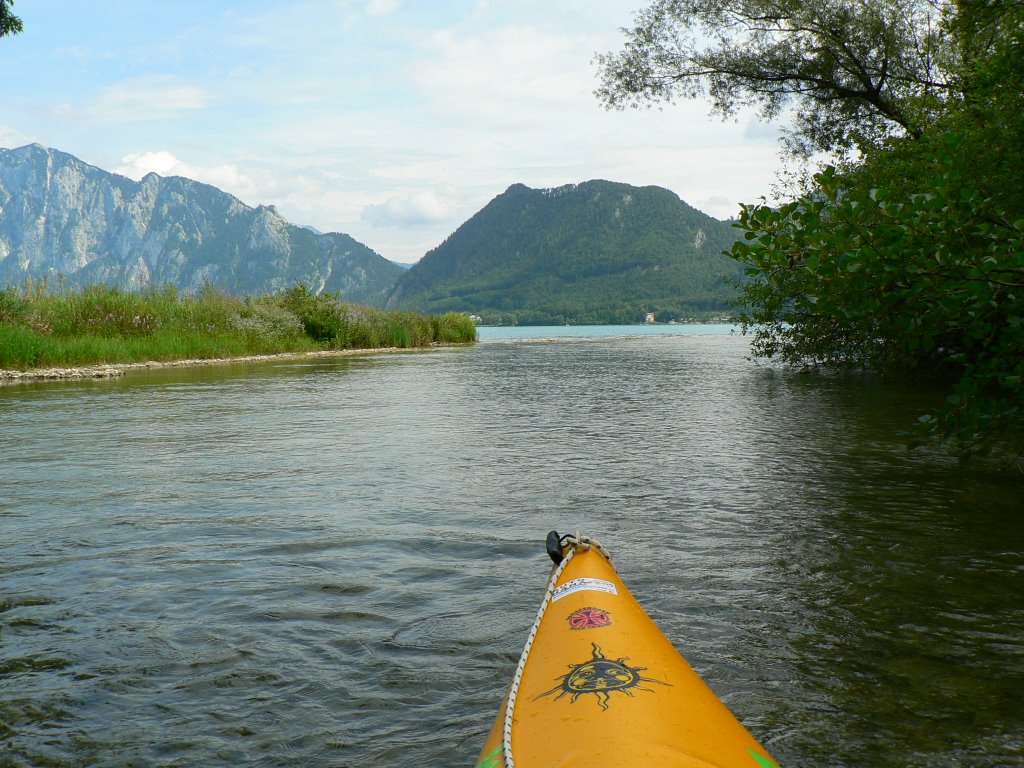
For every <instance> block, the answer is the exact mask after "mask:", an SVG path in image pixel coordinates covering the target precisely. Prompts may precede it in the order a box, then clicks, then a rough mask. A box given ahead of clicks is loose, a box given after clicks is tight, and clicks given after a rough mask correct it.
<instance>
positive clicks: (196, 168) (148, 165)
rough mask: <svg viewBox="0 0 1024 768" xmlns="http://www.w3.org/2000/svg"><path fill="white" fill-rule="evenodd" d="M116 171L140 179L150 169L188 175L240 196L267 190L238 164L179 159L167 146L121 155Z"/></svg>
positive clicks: (163, 172) (166, 173) (163, 173)
mask: <svg viewBox="0 0 1024 768" xmlns="http://www.w3.org/2000/svg"><path fill="white" fill-rule="evenodd" d="M114 172H115V173H119V174H121V175H122V176H127V177H128V178H130V179H135V180H136V181H137V180H139V179H141V178H142V177H143V176H145V175H146V174H147V173H155V174H158V175H160V176H184V177H185V178H188V179H194V180H195V181H201V182H204V183H206V184H210V185H212V186H214V187H217V188H218V189H222V190H224V191H225V192H229V193H231V194H233V195H235V196H237V197H246V198H249V199H252V196H253V195H259V194H260V193H261V192H266V191H267V190H266V189H265V188H264V187H263V186H262V185H260V184H257V183H256V182H254V180H253V179H251V178H250V177H248V176H246V175H245V174H243V173H242V172H241V171H239V169H238V166H236V165H231V164H224V165H214V166H201V165H193V164H191V163H186V162H184V161H182V160H179V159H178V158H177V157H175V156H174V155H173V154H172V153H170V152H168V151H166V150H157V151H154V152H136V153H131V154H128V155H125V156H124V157H122V158H121V165H120V166H118V167H117V168H114Z"/></svg>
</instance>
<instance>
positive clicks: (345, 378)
mask: <svg viewBox="0 0 1024 768" xmlns="http://www.w3.org/2000/svg"><path fill="white" fill-rule="evenodd" d="M922 398H925V399H924V400H923V399H922ZM928 404H929V403H928V402H927V396H926V395H922V393H920V392H916V391H914V390H911V389H901V388H898V387H893V386H889V385H885V386H883V385H882V384H881V383H879V382H876V381H872V380H870V379H832V380H828V379H813V378H805V377H799V376H793V375H791V374H788V373H785V372H782V371H778V370H774V369H771V368H765V367H763V366H755V365H752V364H751V363H750V362H749V361H747V360H746V359H745V354H744V342H743V340H742V339H733V338H730V337H728V336H719V337H685V338H683V337H652V338H630V339H594V338H587V339H576V340H567V341H560V342H554V343H545V344H535V343H534V344H530V343H525V344H524V343H512V342H495V343H490V344H488V343H482V344H480V345H478V346H476V347H474V348H470V349H460V350H435V351H429V352H423V353H417V354H411V355H401V356H395V357H368V358H345V359H336V360H317V361H315V362H311V363H308V364H307V363H294V362H292V363H287V364H273V365H268V364H264V365H246V366H242V367H239V368H237V369H212V368H211V369H196V370H172V371H158V372H151V373H146V374H137V375H133V376H130V377H128V378H126V379H124V380H118V381H105V382H80V383H68V384H51V385H47V386H35V387H32V386H29V387H19V388H5V389H3V390H0V466H2V468H3V476H2V480H0V482H2V486H0V748H2V750H4V752H3V753H2V754H3V755H4V759H7V760H9V761H10V762H11V763H12V764H14V765H21V764H29V765H31V764H42V763H47V764H51V765H81V764H86V763H88V762H90V761H93V762H95V763H97V764H128V763H131V762H134V763H137V764H143V765H197V764H203V765H238V764H246V763H254V762H259V763H261V764H268V765H280V766H289V765H309V764H317V765H353V766H372V765H391V764H396V763H408V764H414V765H437V766H442V765H453V764H467V765H468V764H470V763H471V762H472V758H473V756H474V755H475V754H476V750H477V748H478V746H479V743H480V741H481V740H482V738H483V735H484V733H485V731H486V730H487V728H488V727H489V725H490V720H491V718H492V717H493V713H494V711H495V708H496V707H497V705H498V702H499V700H500V698H501V694H502V689H503V687H504V685H505V683H506V681H507V679H508V677H509V676H510V675H511V672H512V668H513V666H514V663H515V658H516V657H517V655H518V652H519V649H520V646H521V643H522V641H523V638H524V636H525V633H526V630H527V628H528V625H529V623H530V621H531V620H532V617H533V614H534V611H535V609H536V602H537V600H538V599H539V596H540V592H541V590H542V587H543V580H544V577H545V575H546V573H547V563H546V558H545V555H544V553H543V550H542V547H541V541H542V538H543V535H544V533H545V532H546V531H547V530H549V529H551V528H560V529H563V530H571V529H575V528H581V529H584V530H587V531H589V532H591V533H593V534H594V535H596V536H598V537H599V538H601V539H602V540H603V541H605V543H607V544H608V546H609V547H610V548H611V549H612V551H613V553H614V554H615V556H616V561H617V564H618V566H619V569H620V571H621V573H622V575H623V577H624V578H625V579H626V581H627V582H628V583H629V584H630V586H631V588H632V589H633V590H634V591H635V592H636V593H637V594H638V595H639V596H640V598H641V599H642V600H643V601H644V603H645V604H646V605H647V606H648V607H649V608H650V609H651V611H652V613H653V614H654V615H655V617H656V618H657V620H658V621H659V622H660V623H661V624H662V626H663V628H664V629H665V631H666V633H667V634H668V635H669V636H670V637H672V638H673V639H674V640H676V641H677V642H678V643H679V645H680V646H681V647H682V648H683V650H684V652H685V653H686V655H687V657H688V658H689V659H690V660H691V661H692V662H693V663H694V664H695V665H696V666H697V668H698V669H699V670H700V671H701V672H702V673H703V674H705V675H706V676H707V678H708V680H709V681H710V682H711V683H712V685H713V687H714V688H715V689H716V691H718V692H719V693H720V694H721V695H722V696H723V698H725V700H726V701H727V703H728V704H729V705H730V706H731V707H732V708H733V709H734V710H735V711H736V712H737V714H739V715H740V716H741V718H742V719H743V720H744V721H745V722H746V723H747V724H748V725H749V726H750V727H751V728H752V729H753V730H754V731H755V733H757V734H758V736H759V737H761V738H762V740H764V741H765V742H766V743H767V744H768V746H769V747H770V748H771V749H772V750H773V752H774V753H776V754H777V755H778V756H779V757H780V758H781V759H782V760H783V764H785V765H790V766H797V765H916V764H929V765H976V766H997V765H1006V764H1012V763H1013V760H1012V759H1010V756H1013V755H1016V754H1019V752H1020V749H1021V738H1020V734H1021V733H1022V731H1024V702H1022V700H1021V695H1020V694H1019V693H1018V691H1020V690H1021V689H1022V686H1021V683H1022V680H1021V677H1022V672H1021V670H1022V667H1024V665H1022V664H1021V660H1022V659H1021V657H1022V646H1021V640H1020V638H1021V637H1022V636H1024V632H1022V630H1024V617H1022V615H1021V610H1022V606H1021V604H1020V600H1019V595H1020V594H1021V593H1022V591H1024V590H1022V587H1024V584H1022V583H1021V580H1022V574H1024V540H1022V524H1021V522H1020V515H1019V514H1018V512H1019V491H1020V484H1019V478H1014V477H1007V476H1005V475H1001V474H998V473H995V472H990V471H989V470H987V469H981V470H979V469H977V468H974V469H964V468H962V467H959V466H958V465H957V464H956V463H955V462H953V461H950V460H948V459H946V458H944V457H940V456H936V455H931V454H927V453H925V454H907V453H906V451H905V450H904V449H903V447H902V446H903V437H902V436H901V435H900V434H899V433H898V425H902V424H905V423H907V422H908V419H909V420H912V419H913V416H914V415H915V413H916V412H917V410H919V409H921V408H923V407H926V406H927V405H928ZM8 756H9V757H8ZM463 758H464V759H463Z"/></svg>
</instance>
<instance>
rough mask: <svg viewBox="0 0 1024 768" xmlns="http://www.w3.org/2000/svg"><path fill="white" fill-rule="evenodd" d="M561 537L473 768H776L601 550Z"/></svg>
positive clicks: (583, 540) (581, 539)
mask: <svg viewBox="0 0 1024 768" xmlns="http://www.w3.org/2000/svg"><path fill="white" fill-rule="evenodd" d="M554 535H555V540H556V541H557V540H558V537H557V534H554ZM549 541H550V537H549ZM561 541H562V542H564V549H563V556H564V557H565V560H564V561H563V562H562V563H561V565H559V566H558V567H556V569H555V571H554V573H553V580H552V581H551V582H550V583H549V585H548V594H547V595H546V596H545V601H544V603H543V604H542V607H541V611H540V613H539V614H538V621H537V623H536V624H535V625H534V630H533V631H532V633H531V637H530V640H529V641H528V643H527V648H526V649H525V650H524V654H523V659H521V660H520V667H519V669H517V677H516V678H515V679H514V680H513V685H512V687H511V688H510V691H509V696H507V697H506V700H505V703H504V704H503V705H502V707H501V708H500V709H499V711H498V716H497V718H496V719H495V722H494V726H493V728H492V729H491V733H490V735H489V736H488V738H487V741H486V742H485V744H484V747H483V749H482V750H481V752H480V756H479V757H478V760H477V763H476V766H477V768H552V766H562V767H564V768H576V766H580V767H582V766H588V768H616V767H618V766H623V768H625V766H634V767H635V766H678V767H679V768H772V767H774V768H777V765H776V763H775V762H774V760H772V758H771V757H770V756H769V755H768V752H767V750H765V749H764V747H762V746H761V745H760V744H759V743H758V742H757V741H756V740H755V739H754V737H753V736H751V735H750V733H749V732H748V731H747V730H746V728H744V727H743V726H742V725H741V724H740V722H739V721H738V720H737V719H736V718H735V717H734V716H733V714H732V713H731V712H730V711H729V710H728V709H727V708H726V707H725V705H724V704H723V703H722V702H721V701H720V700H719V699H718V697H717V696H716V695H715V694H714V692H713V691H712V690H711V689H710V688H709V687H708V686H707V684H705V683H704V681H703V680H702V679H701V678H700V676H699V675H698V674H697V673H696V672H695V671H694V670H693V668H692V667H690V665H689V664H688V663H687V662H686V661H685V660H684V659H683V657H682V656H681V655H680V654H679V652H678V651H676V649H675V648H674V647H673V646H672V644H671V643H670V642H669V641H668V639H667V638H666V637H665V636H664V634H662V632H661V630H660V629H659V628H658V626H657V625H656V624H655V623H654V621H653V620H652V619H651V618H650V617H649V616H648V615H647V613H646V612H645V611H644V610H643V608H642V607H641V606H640V604H639V603H638V602H637V601H636V599H635V598H634V597H633V595H632V594H631V593H630V592H629V590H628V589H627V588H626V585H625V584H624V583H623V582H622V580H621V578H620V577H619V575H618V573H616V571H615V568H614V567H613V566H612V564H611V562H610V560H609V558H608V557H607V553H605V552H604V550H603V548H600V546H599V545H596V543H592V542H590V540H589V539H587V538H586V537H583V536H579V535H577V536H576V537H562V539H561ZM591 544H594V546H592V545H591ZM549 549H550V546H549ZM552 556H553V558H557V555H556V554H553V555H552ZM509 698H511V699H512V708H511V712H508V711H507V710H508V701H509ZM509 748H510V749H509ZM509 752H511V756H510V755H509Z"/></svg>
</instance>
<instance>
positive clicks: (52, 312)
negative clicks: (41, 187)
mask: <svg viewBox="0 0 1024 768" xmlns="http://www.w3.org/2000/svg"><path fill="white" fill-rule="evenodd" d="M475 339H476V328H475V326H474V325H473V322H472V321H471V320H470V319H469V318H468V317H467V316H466V315H463V314H461V313H458V312H449V313H447V314H444V315H430V316H428V315H421V314H417V313H413V312H388V311H383V310H378V309H373V308H370V307H364V306H358V305H354V304H346V303H344V302H339V301H338V300H337V299H336V298H335V297H333V296H314V295H312V294H311V293H310V292H309V290H308V289H307V288H305V287H304V286H301V285H298V286H296V287H294V288H292V289H290V290H288V291H285V292H283V293H279V294H273V295H264V296H257V297H246V298H234V297H231V296H227V295H225V294H223V293H220V292H218V291H216V290H213V289H204V290H202V291H200V292H199V293H198V294H195V295H191V294H181V293H179V291H178V290H177V289H176V288H174V287H173V286H172V287H166V288H159V289H157V288H154V289H150V290H146V291H141V292H129V291H124V290H121V289H119V288H113V287H109V286H102V285H94V286H88V287H86V288H83V289H80V290H74V291H70V290H62V291H50V290H47V289H46V288H45V287H39V286H36V285H32V284H28V285H25V286H22V287H20V288H14V287H8V288H4V289H2V290H0V369H13V370H28V369H32V368H43V367H51V366H80V365H95V364H99V363H131V362H141V361H146V360H181V359H210V358H222V357H243V356H248V355H266V354H276V353H283V352H315V351H320V350H332V349H336V350H341V349H379V348H382V347H398V348H411V347H424V346H429V345H430V344H435V343H443V344H454V343H466V342H471V341H474V340H475Z"/></svg>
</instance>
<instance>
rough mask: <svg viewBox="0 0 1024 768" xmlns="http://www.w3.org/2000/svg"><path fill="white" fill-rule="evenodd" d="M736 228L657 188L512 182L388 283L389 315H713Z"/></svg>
mask: <svg viewBox="0 0 1024 768" xmlns="http://www.w3.org/2000/svg"><path fill="white" fill-rule="evenodd" d="M736 237H737V234H736V230H735V229H734V228H733V227H731V226H730V225H729V224H728V223H726V222H723V221H719V220H717V219H713V218H711V217H710V216H707V215H705V214H703V213H701V212H700V211H697V210H696V209H694V208H692V207H690V206H689V205H687V204H686V203H684V202H683V201H681V200H680V199H679V198H678V197H677V196H676V195H675V194H674V193H672V192H670V191H669V190H667V189H662V188H660V187H633V186H630V185H628V184H619V183H614V182H609V181H588V182H584V183H582V184H578V185H576V184H574V185H568V186H565V187H559V188H557V189H546V190H539V189H530V188H529V187H526V186H523V185H522V184H515V185H513V186H511V187H509V188H508V190H506V191H505V192H504V193H503V194H501V195H499V196H498V197H496V198H495V199H494V200H492V201H491V202H490V203H488V204H487V206H485V207H484V208H483V209H482V210H481V211H479V212H478V213H477V214H476V215H475V216H473V217H472V218H471V219H470V220H469V221H467V222H466V223H465V224H463V225H462V226H461V227H460V228H459V229H458V230H456V232H455V233H454V234H452V235H451V236H450V237H449V238H448V239H447V240H446V241H445V242H444V243H442V244H441V245H440V246H438V247H437V248H435V249H434V250H432V251H430V252H429V253H428V254H427V255H426V256H424V257H423V259H422V260H421V261H420V262H419V263H417V264H415V265H414V266H413V267H412V269H410V270H409V271H408V272H406V273H405V274H403V275H402V276H401V277H399V279H398V282H397V283H396V285H395V288H394V290H393V291H392V293H391V296H390V297H389V299H388V306H391V307H400V308H409V309H418V310H425V311H432V312H433V311H447V310H462V311H466V312H472V313H474V314H479V315H481V316H482V317H483V318H484V320H485V321H486V322H492V321H493V322H518V323H558V324H561V323H562V322H573V323H585V322H596V323H616V322H625V323H629V322H637V321H642V320H643V319H644V318H645V316H646V315H647V313H653V314H654V315H655V316H656V318H657V319H658V320H659V321H664V320H671V319H686V318H689V317H694V316H701V315H706V314H707V313H709V312H721V311H723V310H725V309H726V308H727V306H728V302H729V301H730V300H731V298H732V297H733V296H734V295H735V294H736V290H737V289H736V287H735V285H732V284H729V283H727V281H726V277H727V276H728V277H729V278H735V279H737V280H740V279H742V276H743V267H742V265H740V264H739V263H737V262H736V261H734V260H732V259H730V258H728V257H727V256H724V255H722V251H724V250H727V249H728V248H729V247H730V246H731V245H732V243H733V242H734V241H735V240H736Z"/></svg>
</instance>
